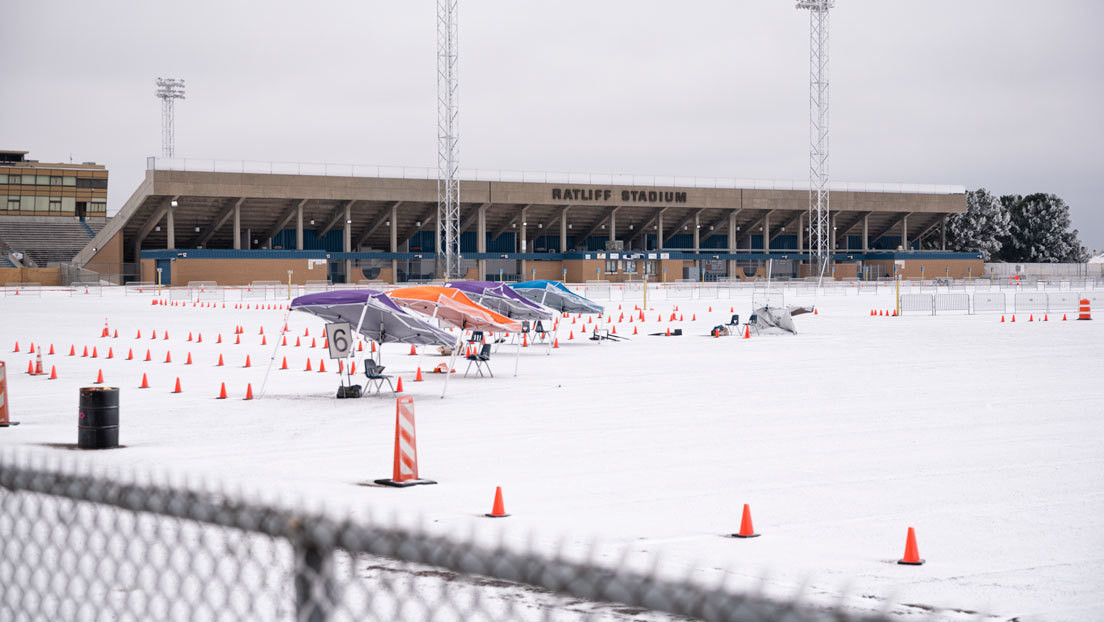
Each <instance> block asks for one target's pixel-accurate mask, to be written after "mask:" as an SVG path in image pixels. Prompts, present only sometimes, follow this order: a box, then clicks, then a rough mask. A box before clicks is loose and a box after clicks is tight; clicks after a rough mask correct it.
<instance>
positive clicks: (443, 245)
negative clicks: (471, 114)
mask: <svg viewBox="0 0 1104 622" xmlns="http://www.w3.org/2000/svg"><path fill="white" fill-rule="evenodd" d="M457 4H458V0H437V223H438V230H439V231H440V235H439V237H438V240H437V244H436V246H437V249H436V250H437V251H438V252H437V254H436V255H435V257H436V261H435V264H436V265H437V270H436V272H437V273H438V274H442V270H443V274H442V276H443V277H444V278H446V279H450V278H457V277H460V276H463V275H461V274H460V162H459V159H460V150H459V148H458V146H457V140H458V138H459V131H460V124H459V117H458V114H459V102H458V99H457V95H458V94H457V86H458V80H459V77H458V75H457V69H458V65H457V51H458V47H459V46H458V40H457V27H456V13H457ZM442 256H443V259H444V261H443V262H442V261H441V260H442Z"/></svg>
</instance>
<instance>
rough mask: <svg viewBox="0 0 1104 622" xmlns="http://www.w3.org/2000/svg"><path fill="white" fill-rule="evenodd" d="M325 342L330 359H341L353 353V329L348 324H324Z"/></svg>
mask: <svg viewBox="0 0 1104 622" xmlns="http://www.w3.org/2000/svg"><path fill="white" fill-rule="evenodd" d="M326 341H327V342H328V345H329V346H330V358H331V359H343V358H346V357H348V356H349V354H351V353H352V352H353V329H352V327H351V326H350V325H349V323H348V322H333V323H330V324H326Z"/></svg>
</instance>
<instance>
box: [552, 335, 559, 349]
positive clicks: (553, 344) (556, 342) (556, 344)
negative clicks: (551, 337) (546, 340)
mask: <svg viewBox="0 0 1104 622" xmlns="http://www.w3.org/2000/svg"><path fill="white" fill-rule="evenodd" d="M558 347H560V338H559V337H556V340H555V341H553V342H552V349H553V350H555V349H556V348H558Z"/></svg>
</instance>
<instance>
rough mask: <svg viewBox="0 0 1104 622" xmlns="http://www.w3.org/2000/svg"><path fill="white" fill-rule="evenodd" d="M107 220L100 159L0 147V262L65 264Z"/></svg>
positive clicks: (36, 265) (104, 175)
mask: <svg viewBox="0 0 1104 622" xmlns="http://www.w3.org/2000/svg"><path fill="white" fill-rule="evenodd" d="M106 224H107V170H106V169H105V168H104V166H103V165H101V164H96V163H94V162H84V163H82V164H73V163H62V162H57V163H43V162H38V161H36V160H29V159H27V152H26V151H10V150H0V268H7V269H24V268H26V269H46V268H50V269H56V268H57V267H58V266H62V265H68V264H70V263H71V262H72V261H73V258H74V256H76V255H77V253H78V252H80V251H81V250H82V249H83V248H85V247H86V246H88V244H89V242H90V241H91V240H92V239H93V238H94V237H95V236H96V234H97V233H98V232H99V231H100V230H102V229H103V228H104V226H105V225H106ZM55 272H56V270H55ZM4 276H7V275H4ZM8 280H16V281H19V280H23V279H19V278H15V279H11V278H9V279H8Z"/></svg>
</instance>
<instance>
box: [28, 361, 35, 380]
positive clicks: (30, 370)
mask: <svg viewBox="0 0 1104 622" xmlns="http://www.w3.org/2000/svg"><path fill="white" fill-rule="evenodd" d="M27 375H28V376H33V375H35V373H34V361H27Z"/></svg>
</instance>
